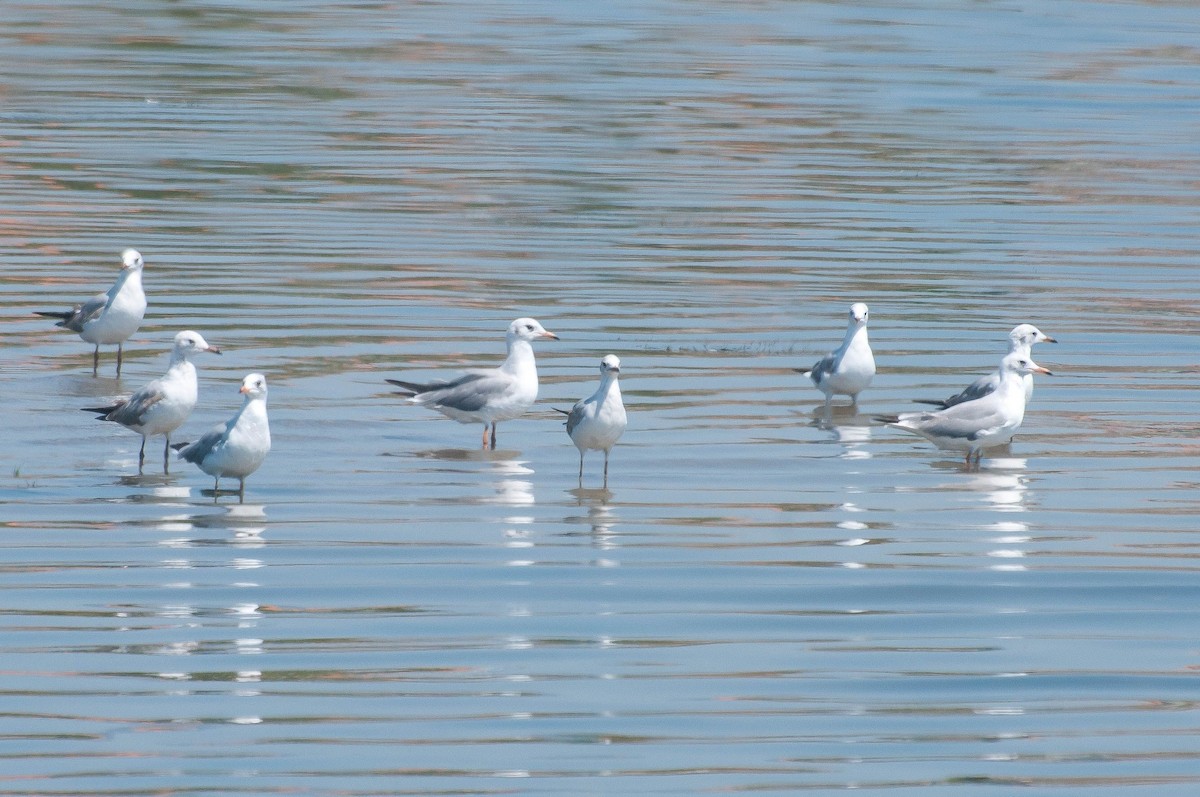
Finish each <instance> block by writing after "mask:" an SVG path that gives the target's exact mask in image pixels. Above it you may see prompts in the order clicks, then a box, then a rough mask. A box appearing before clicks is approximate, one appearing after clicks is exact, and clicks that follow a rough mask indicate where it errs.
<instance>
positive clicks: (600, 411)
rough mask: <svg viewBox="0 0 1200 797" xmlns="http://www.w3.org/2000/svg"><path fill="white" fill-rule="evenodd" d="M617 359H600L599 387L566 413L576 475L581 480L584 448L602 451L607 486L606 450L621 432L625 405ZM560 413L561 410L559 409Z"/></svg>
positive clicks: (585, 449)
mask: <svg viewBox="0 0 1200 797" xmlns="http://www.w3.org/2000/svg"><path fill="white" fill-rule="evenodd" d="M620 373H621V361H620V360H619V359H617V357H616V355H613V354H609V355H606V356H605V357H604V359H602V360H600V386H599V387H598V388H596V392H595V393H593V394H592V395H590V396H588V397H587V398H584V399H580V400H579V401H577V402H575V406H574V407H572V408H571V411H570V412H569V413H567V434H569V435H570V436H571V441H572V442H573V443H575V447H576V448H578V449H579V478H580V480H582V479H583V454H584V452H585V451H589V450H591V451H603V452H604V484H605V485H606V486H607V485H608V453H609V452H610V451H612V447H613V446H614V445H616V444H617V440H619V439H620V437H621V433H622V432H624V431H625V424H626V416H625V405H624V404H623V403H622V402H621V386H620V385H619V384H617V376H618V375H619V374H620ZM559 412H563V410H559Z"/></svg>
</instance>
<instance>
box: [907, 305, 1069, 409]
mask: <svg viewBox="0 0 1200 797" xmlns="http://www.w3.org/2000/svg"><path fill="white" fill-rule="evenodd" d="M1035 343H1058V341H1057V340H1055V339H1054V338H1052V337H1050V336H1049V335H1047V334H1045V333H1043V332H1042V331H1041V330H1040V329H1038V328H1037V327H1035V326H1034V325H1033V324H1018V325H1017V326H1015V327H1013V329H1012V332H1009V333H1008V353H1009V354H1014V353H1019V354H1024V355H1025V358H1026V359H1030V358H1031V357H1032V349H1033V344H1035ZM1021 379H1022V381H1023V382H1024V383H1025V400H1026V401H1029V399H1031V398H1033V374H1025V375H1024V376H1022V377H1021ZM999 386H1000V371H999V370H995V371H992V372H991V373H990V374H988V375H987V376H981V377H979V378H978V379H976V380H975V381H974V382H972V383H971V384H970V385H968V386H967V387H966V388H965V389H964V390H963V391H962V392H961V393H955V394H954V395H953V396H951V397H950V398H948V399H941V400H938V399H917V401H918V402H919V403H921V404H932V405H934V406H935V407H941V408H942V409H945V408H946V407H953V406H954V405H955V404H962V403H963V402H964V401H973V400H975V399H977V398H982V397H983V396H986V395H987V394H988V393H991V392H993V391H994V390H995V389H996V388H997V387H999Z"/></svg>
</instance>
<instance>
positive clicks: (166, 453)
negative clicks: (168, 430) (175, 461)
mask: <svg viewBox="0 0 1200 797" xmlns="http://www.w3.org/2000/svg"><path fill="white" fill-rule="evenodd" d="M170 472H171V435H167V444H166V445H164V446H163V473H164V474H166V473H170Z"/></svg>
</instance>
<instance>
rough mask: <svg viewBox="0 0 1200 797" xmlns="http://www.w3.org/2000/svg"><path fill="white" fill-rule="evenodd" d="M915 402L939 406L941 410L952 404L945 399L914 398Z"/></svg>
mask: <svg viewBox="0 0 1200 797" xmlns="http://www.w3.org/2000/svg"><path fill="white" fill-rule="evenodd" d="M913 403H914V404H929V405H930V406H933V407H937V408H938V409H939V410H944V409H946V408H947V407H949V406H950V405H949V404H947V403H946V401H945V399H913Z"/></svg>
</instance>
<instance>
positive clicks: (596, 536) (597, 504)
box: [563, 487, 618, 567]
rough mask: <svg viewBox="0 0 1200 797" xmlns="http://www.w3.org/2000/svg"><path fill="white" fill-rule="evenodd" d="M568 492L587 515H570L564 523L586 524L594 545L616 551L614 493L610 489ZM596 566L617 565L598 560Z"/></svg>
mask: <svg viewBox="0 0 1200 797" xmlns="http://www.w3.org/2000/svg"><path fill="white" fill-rule="evenodd" d="M566 492H567V493H568V494H569V495H572V496H574V497H575V506H576V507H579V508H581V509H586V511H587V514H586V515H582V516H581V515H578V514H569V515H567V516H566V517H565V518H563V523H565V524H567V525H568V526H573V525H576V524H580V523H584V524H586V525H587V528H588V531H587V532H586V533H587V534H588V536H589V537H590V538H591V541H592V545H594V546H596V547H597V548H599V549H600V550H602V551H609V550H613V549H615V548H616V547H617V532H615V531H614V527H615V526H616V524H617V522H618V518H617V516H616V515H615V514H614V513H613V507H612V499H613V493H612V491H611V490H609V489H608V488H600V489H592V488H587V487H576V488H574V489H571V490H567V491H566ZM594 564H596V565H597V566H599V567H614V566H616V564H617V563H616V562H615V561H613V560H611V559H597V560H596V561H595V562H594Z"/></svg>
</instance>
